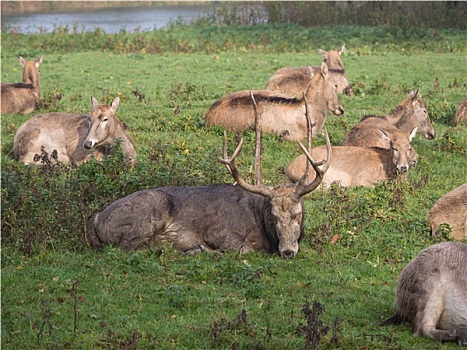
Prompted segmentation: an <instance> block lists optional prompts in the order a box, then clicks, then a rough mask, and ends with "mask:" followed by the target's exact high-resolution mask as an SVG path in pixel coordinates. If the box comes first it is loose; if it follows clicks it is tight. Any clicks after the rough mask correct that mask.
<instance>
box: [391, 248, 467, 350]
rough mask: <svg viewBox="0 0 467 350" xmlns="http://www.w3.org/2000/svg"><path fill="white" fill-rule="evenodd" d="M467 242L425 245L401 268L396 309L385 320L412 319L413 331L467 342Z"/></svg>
mask: <svg viewBox="0 0 467 350" xmlns="http://www.w3.org/2000/svg"><path fill="white" fill-rule="evenodd" d="M466 266H467V244H465V243H456V242H444V243H439V244H435V245H432V246H430V247H428V248H426V249H424V250H423V251H422V252H421V253H420V254H419V255H418V256H417V257H416V258H415V259H413V260H412V261H411V262H410V263H409V264H408V265H407V266H406V267H405V268H404V270H403V271H402V273H401V274H400V276H399V282H398V284H397V295H396V304H397V310H396V313H395V314H394V315H393V316H392V317H390V318H388V319H387V320H385V321H384V322H383V323H382V324H400V323H402V322H409V323H410V324H411V325H412V332H413V335H414V336H416V337H419V336H425V337H429V338H431V339H434V340H440V341H457V342H458V344H459V345H464V346H467V268H466Z"/></svg>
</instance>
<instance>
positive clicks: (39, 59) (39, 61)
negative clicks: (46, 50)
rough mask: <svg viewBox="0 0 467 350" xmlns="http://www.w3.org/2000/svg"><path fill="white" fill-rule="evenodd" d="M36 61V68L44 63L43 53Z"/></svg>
mask: <svg viewBox="0 0 467 350" xmlns="http://www.w3.org/2000/svg"><path fill="white" fill-rule="evenodd" d="M34 63H35V64H36V68H39V65H40V64H41V63H42V55H41V57H39V58H38V59H37V60H35V61H34Z"/></svg>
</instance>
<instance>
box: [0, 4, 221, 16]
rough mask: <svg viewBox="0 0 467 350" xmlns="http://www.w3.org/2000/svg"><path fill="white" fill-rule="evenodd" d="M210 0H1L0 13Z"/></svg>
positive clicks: (153, 5) (93, 8)
mask: <svg viewBox="0 0 467 350" xmlns="http://www.w3.org/2000/svg"><path fill="white" fill-rule="evenodd" d="M208 3H212V1H2V2H1V9H2V15H13V14H25V13H58V12H76V11H90V10H95V9H102V8H116V7H155V6H167V5H170V6H176V5H198V4H199V5H203V4H208Z"/></svg>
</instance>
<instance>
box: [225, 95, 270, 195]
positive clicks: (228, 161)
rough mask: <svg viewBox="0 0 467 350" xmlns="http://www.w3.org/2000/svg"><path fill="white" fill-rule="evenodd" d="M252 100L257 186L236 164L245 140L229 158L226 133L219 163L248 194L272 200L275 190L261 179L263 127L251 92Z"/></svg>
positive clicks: (241, 140)
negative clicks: (243, 175)
mask: <svg viewBox="0 0 467 350" xmlns="http://www.w3.org/2000/svg"><path fill="white" fill-rule="evenodd" d="M250 94H251V98H252V100H253V109H254V113H255V124H256V127H255V129H256V144H255V175H256V181H257V184H256V185H251V184H249V183H248V182H246V181H245V180H243V178H242V177H241V176H240V172H239V171H238V168H237V166H236V164H235V158H236V157H237V155H238V154H239V153H240V151H241V149H242V145H243V138H242V139H240V142H239V143H238V145H237V148H236V149H235V151H234V153H233V154H232V157H230V158H229V157H228V155H227V136H226V135H227V133H226V132H225V131H224V145H223V158H219V162H221V163H222V164H225V165H226V166H227V167H228V168H229V169H230V173H231V174H232V177H233V178H234V180H235V181H236V182H237V183H238V184H239V185H240V186H241V187H242V188H244V189H245V190H247V191H248V192H253V193H256V194H260V195H262V196H265V197H267V198H272V197H273V196H274V190H273V189H272V188H270V187H268V186H266V185H264V184H263V181H262V179H261V174H260V171H261V165H260V162H261V127H260V126H259V117H258V113H257V109H256V107H257V105H256V101H255V98H254V96H253V93H252V92H250Z"/></svg>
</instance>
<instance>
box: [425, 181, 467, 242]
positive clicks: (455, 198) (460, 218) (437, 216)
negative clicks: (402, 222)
mask: <svg viewBox="0 0 467 350" xmlns="http://www.w3.org/2000/svg"><path fill="white" fill-rule="evenodd" d="M428 222H429V224H430V227H431V234H432V235H433V236H436V235H437V234H438V233H439V229H440V227H441V225H442V224H448V225H449V227H450V228H451V236H452V237H453V238H454V239H458V240H462V239H467V183H465V184H463V185H461V186H459V187H457V188H455V189H454V190H452V191H451V192H449V193H447V194H445V195H444V196H443V197H441V198H440V199H438V200H437V201H436V202H435V204H433V207H431V209H430V211H429V212H428Z"/></svg>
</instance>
